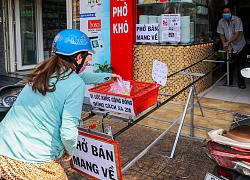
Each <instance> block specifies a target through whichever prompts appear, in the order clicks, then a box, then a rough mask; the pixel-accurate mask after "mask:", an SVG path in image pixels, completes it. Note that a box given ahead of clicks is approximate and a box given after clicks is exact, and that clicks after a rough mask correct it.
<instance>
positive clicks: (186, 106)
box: [170, 88, 192, 158]
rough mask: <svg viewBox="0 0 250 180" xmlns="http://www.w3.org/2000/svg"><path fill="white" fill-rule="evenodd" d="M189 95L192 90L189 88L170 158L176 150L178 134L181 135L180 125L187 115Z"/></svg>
mask: <svg viewBox="0 0 250 180" xmlns="http://www.w3.org/2000/svg"><path fill="white" fill-rule="evenodd" d="M191 95H192V88H190V91H189V94H188V99H187V102H186V105H185V108H184V112H183V114H182V118H181V122H180V125H179V129H178V132H177V135H176V137H175V142H174V146H173V149H172V152H171V155H170V158H173V156H174V151H175V148H176V145H177V142H178V139H179V136H180V133H181V129H182V124H183V121H184V119H185V115H186V114H187V108H188V104H189V101H190V98H191Z"/></svg>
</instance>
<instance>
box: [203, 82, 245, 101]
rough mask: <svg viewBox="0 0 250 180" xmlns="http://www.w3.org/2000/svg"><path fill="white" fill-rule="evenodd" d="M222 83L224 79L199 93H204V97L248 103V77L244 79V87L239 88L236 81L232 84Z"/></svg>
mask: <svg viewBox="0 0 250 180" xmlns="http://www.w3.org/2000/svg"><path fill="white" fill-rule="evenodd" d="M223 83H225V79H222V80H221V81H219V82H218V83H216V84H215V86H214V87H213V88H212V89H211V90H209V91H208V92H207V91H204V92H202V93H200V94H199V95H200V96H203V95H204V94H205V96H204V97H205V98H211V99H219V100H224V101H230V102H238V103H246V104H250V79H245V85H246V87H247V88H246V89H240V88H239V87H238V86H237V83H236V82H235V83H234V84H233V85H232V86H223Z"/></svg>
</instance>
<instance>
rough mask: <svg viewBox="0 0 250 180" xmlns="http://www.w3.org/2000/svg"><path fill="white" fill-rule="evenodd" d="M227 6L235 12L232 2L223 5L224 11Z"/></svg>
mask: <svg viewBox="0 0 250 180" xmlns="http://www.w3.org/2000/svg"><path fill="white" fill-rule="evenodd" d="M226 8H228V9H230V11H231V12H233V5H232V4H230V3H227V4H226V5H224V6H222V11H223V10H224V9H226Z"/></svg>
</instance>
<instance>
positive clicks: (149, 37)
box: [136, 23, 159, 42]
mask: <svg viewBox="0 0 250 180" xmlns="http://www.w3.org/2000/svg"><path fill="white" fill-rule="evenodd" d="M158 30H159V25H158V23H153V24H136V42H158Z"/></svg>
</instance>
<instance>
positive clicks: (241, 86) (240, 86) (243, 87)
mask: <svg viewBox="0 0 250 180" xmlns="http://www.w3.org/2000/svg"><path fill="white" fill-rule="evenodd" d="M238 86H239V88H240V89H246V85H245V84H241V85H238Z"/></svg>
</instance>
